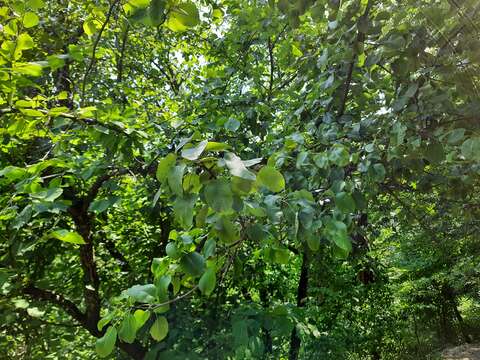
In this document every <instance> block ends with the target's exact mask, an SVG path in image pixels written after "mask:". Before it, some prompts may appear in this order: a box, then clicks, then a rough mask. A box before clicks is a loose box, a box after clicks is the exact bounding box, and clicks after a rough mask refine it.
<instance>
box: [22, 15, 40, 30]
mask: <svg viewBox="0 0 480 360" xmlns="http://www.w3.org/2000/svg"><path fill="white" fill-rule="evenodd" d="M38 22H39V18H38V16H37V14H35V13H33V12H26V13H25V14H24V15H23V26H25V27H26V28H27V29H28V28H31V27H34V26H36V25H38Z"/></svg>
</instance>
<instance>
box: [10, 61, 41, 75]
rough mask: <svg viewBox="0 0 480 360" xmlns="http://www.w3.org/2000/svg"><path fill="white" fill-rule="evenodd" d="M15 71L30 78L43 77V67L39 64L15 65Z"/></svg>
mask: <svg viewBox="0 0 480 360" xmlns="http://www.w3.org/2000/svg"><path fill="white" fill-rule="evenodd" d="M13 71H14V72H16V73H18V74H24V75H29V76H40V75H42V66H41V65H40V64H37V63H33V62H29V63H15V66H14V67H13Z"/></svg>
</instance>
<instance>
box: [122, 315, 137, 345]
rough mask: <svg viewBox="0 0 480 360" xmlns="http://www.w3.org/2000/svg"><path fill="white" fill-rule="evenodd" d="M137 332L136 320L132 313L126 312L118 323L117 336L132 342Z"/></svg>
mask: <svg viewBox="0 0 480 360" xmlns="http://www.w3.org/2000/svg"><path fill="white" fill-rule="evenodd" d="M136 334H137V321H136V319H135V317H134V316H133V315H132V314H128V315H127V316H126V317H125V318H124V319H123V321H122V324H121V325H120V330H119V331H118V338H119V339H120V340H122V341H124V342H126V343H129V344H131V343H133V342H134V341H135V335H136Z"/></svg>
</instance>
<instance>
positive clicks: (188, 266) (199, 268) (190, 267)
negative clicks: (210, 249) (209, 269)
mask: <svg viewBox="0 0 480 360" xmlns="http://www.w3.org/2000/svg"><path fill="white" fill-rule="evenodd" d="M180 266H181V267H182V270H183V271H184V272H185V273H187V274H188V275H190V276H194V277H196V276H200V275H201V274H202V273H203V269H204V268H205V259H204V258H203V256H202V255H200V254H199V253H198V252H191V253H188V254H185V255H183V257H182V259H181V260H180Z"/></svg>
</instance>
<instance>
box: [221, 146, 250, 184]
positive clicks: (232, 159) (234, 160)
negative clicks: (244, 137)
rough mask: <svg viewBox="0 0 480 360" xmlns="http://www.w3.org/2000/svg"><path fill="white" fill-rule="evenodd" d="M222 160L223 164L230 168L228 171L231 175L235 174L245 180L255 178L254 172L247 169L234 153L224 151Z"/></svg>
mask: <svg viewBox="0 0 480 360" xmlns="http://www.w3.org/2000/svg"><path fill="white" fill-rule="evenodd" d="M224 160H225V164H226V165H227V167H228V169H229V170H230V173H231V174H232V175H233V176H236V177H239V178H241V179H245V180H250V181H255V180H256V176H255V174H254V173H252V172H251V171H249V170H248V169H247V167H246V166H245V164H244V163H243V161H242V159H240V158H239V157H238V156H237V155H235V154H234V153H230V152H229V153H226V154H225V157H224Z"/></svg>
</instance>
